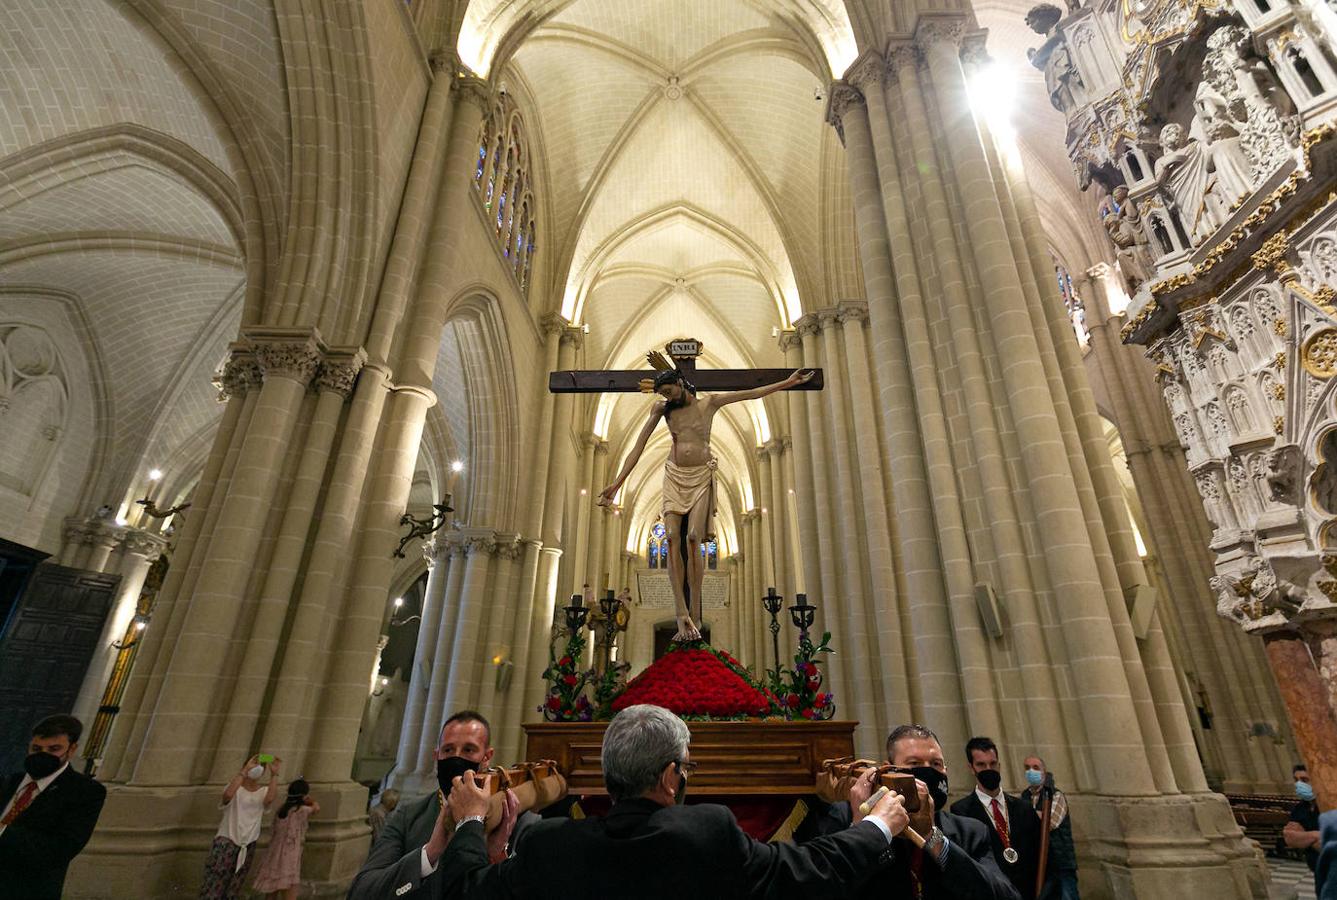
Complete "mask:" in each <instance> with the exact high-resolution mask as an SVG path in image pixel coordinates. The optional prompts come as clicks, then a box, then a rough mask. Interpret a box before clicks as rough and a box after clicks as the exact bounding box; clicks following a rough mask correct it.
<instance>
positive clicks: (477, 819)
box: [455, 816, 484, 831]
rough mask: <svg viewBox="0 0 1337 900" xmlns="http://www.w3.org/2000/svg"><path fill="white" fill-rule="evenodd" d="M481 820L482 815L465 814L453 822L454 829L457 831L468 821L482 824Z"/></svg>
mask: <svg viewBox="0 0 1337 900" xmlns="http://www.w3.org/2000/svg"><path fill="white" fill-rule="evenodd" d="M483 821H484V817H483V816H465V817H464V818H463V819H460V820H459V821H458V822H456V823H455V830H456V831H459V830H460V828H461V827H462V826H464V825H467V824H468V823H470V822H477V823H478V824H479V825H482V824H483Z"/></svg>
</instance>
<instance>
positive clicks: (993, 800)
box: [952, 737, 1040, 900]
mask: <svg viewBox="0 0 1337 900" xmlns="http://www.w3.org/2000/svg"><path fill="white" fill-rule="evenodd" d="M966 759H968V760H969V761H970V768H971V770H972V771H973V772H974V773H975V780H976V781H977V782H978V785H977V786H976V788H975V790H974V791H972V792H971V793H970V794H968V795H967V796H965V797H962V798H961V799H960V800H958V801H956V802H955V803H953V804H952V812H954V813H956V814H957V815H958V816H968V817H969V818H972V819H975V820H976V821H978V822H983V823H984V824H985V825H987V826H988V828H989V840H990V842H991V843H992V844H993V855H994V860H995V861H997V863H998V868H1000V869H1002V870H1003V874H1004V875H1006V876H1007V880H1008V881H1010V882H1012V885H1013V887H1015V888H1016V889H1017V893H1019V894H1021V896H1022V900H1034V897H1035V878H1036V872H1037V871H1038V870H1039V867H1040V817H1039V815H1037V814H1036V812H1035V808H1034V807H1032V806H1031V805H1030V804H1029V803H1027V802H1026V801H1025V800H1022V799H1021V798H1020V797H1014V796H1012V795H1011V794H1005V793H1003V789H1002V783H1003V774H1002V772H1001V771H1000V770H999V768H998V746H997V745H996V744H995V743H994V742H993V741H991V740H989V738H987V737H973V738H971V739H970V740H969V741H967V742H966Z"/></svg>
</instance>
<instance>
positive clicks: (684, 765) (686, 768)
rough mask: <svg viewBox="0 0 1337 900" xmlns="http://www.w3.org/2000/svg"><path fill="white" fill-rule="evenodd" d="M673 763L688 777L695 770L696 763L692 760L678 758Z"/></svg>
mask: <svg viewBox="0 0 1337 900" xmlns="http://www.w3.org/2000/svg"><path fill="white" fill-rule="evenodd" d="M675 765H677V767H678V771H679V772H681V773H682V774H684V775H687V776H689V777H690V776H691V775H692V773H693V772H695V771H696V763H694V762H684V761H683V760H678V761H677V763H675Z"/></svg>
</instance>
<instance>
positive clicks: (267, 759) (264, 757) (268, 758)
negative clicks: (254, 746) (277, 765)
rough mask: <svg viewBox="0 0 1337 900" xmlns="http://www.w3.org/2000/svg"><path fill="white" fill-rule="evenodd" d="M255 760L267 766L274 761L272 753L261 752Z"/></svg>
mask: <svg viewBox="0 0 1337 900" xmlns="http://www.w3.org/2000/svg"><path fill="white" fill-rule="evenodd" d="M255 760H256V762H258V763H260V765H262V766H267V765H269V764H270V763H272V762H273V761H274V754H272V753H261V754H260V755H259V756H257V757H256V758H255Z"/></svg>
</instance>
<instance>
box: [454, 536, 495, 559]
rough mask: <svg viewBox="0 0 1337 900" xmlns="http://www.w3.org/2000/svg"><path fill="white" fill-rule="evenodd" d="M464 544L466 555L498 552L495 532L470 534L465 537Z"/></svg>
mask: <svg viewBox="0 0 1337 900" xmlns="http://www.w3.org/2000/svg"><path fill="white" fill-rule="evenodd" d="M462 546H463V548H464V555H465V556H477V555H478V554H480V553H482V554H488V555H491V554H493V553H496V552H497V538H496V535H493V534H470V535H466V536H465V537H464V541H463V543H462Z"/></svg>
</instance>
